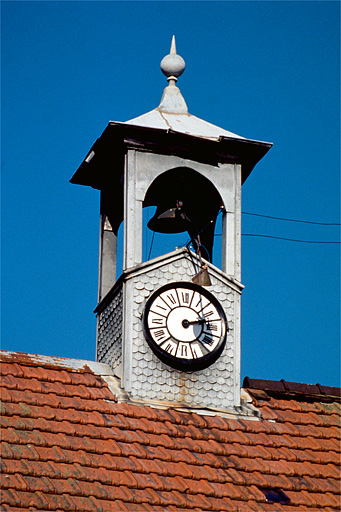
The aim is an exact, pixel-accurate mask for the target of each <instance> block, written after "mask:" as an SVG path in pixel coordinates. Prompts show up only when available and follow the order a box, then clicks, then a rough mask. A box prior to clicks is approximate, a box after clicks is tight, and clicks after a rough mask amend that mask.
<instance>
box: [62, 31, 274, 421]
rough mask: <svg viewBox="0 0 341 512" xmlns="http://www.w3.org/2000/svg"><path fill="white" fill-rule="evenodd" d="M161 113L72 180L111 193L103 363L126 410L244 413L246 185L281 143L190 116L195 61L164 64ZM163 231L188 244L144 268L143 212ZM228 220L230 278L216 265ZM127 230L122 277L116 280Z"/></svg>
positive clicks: (136, 123) (103, 236)
mask: <svg viewBox="0 0 341 512" xmlns="http://www.w3.org/2000/svg"><path fill="white" fill-rule="evenodd" d="M161 70H162V72H163V73H164V75H166V77H167V80H168V86H167V87H166V88H165V89H164V92H163V95H162V99H161V102H160V105H159V106H158V107H157V108H155V109H154V110H152V111H150V112H148V113H146V114H143V115H141V116H139V117H137V118H135V119H132V120H130V121H127V122H124V123H120V122H109V124H108V126H107V128H106V129H105V130H104V132H103V134H102V135H101V136H100V138H99V139H97V141H96V142H95V143H94V144H93V146H92V148H91V149H90V151H89V153H88V155H87V156H86V158H85V159H84V161H83V162H82V164H81V165H80V167H79V168H78V170H77V171H76V173H75V174H74V176H73V177H72V179H71V180H70V181H71V183H76V184H81V185H88V186H92V187H93V188H96V189H98V190H100V191H101V212H100V251H99V286H98V305H97V307H96V310H95V312H96V314H97V319H98V324H97V359H98V361H100V362H106V363H108V364H109V365H110V366H111V368H112V369H113V371H114V374H115V376H116V377H117V379H118V381H117V382H118V383H119V386H120V388H121V390H122V396H124V397H125V399H127V400H130V401H132V402H135V403H145V404H150V405H154V406H158V407H163V406H164V407H166V406H169V405H174V406H178V407H182V408H191V409H193V408H195V409H197V410H200V409H204V410H208V409H213V410H224V411H231V410H236V408H237V409H238V408H239V407H240V296H241V292H242V289H243V285H242V284H241V268H240V267H241V242H240V238H241V186H242V183H243V182H244V181H245V180H246V178H247V177H248V175H249V174H250V172H251V171H252V169H253V167H254V166H255V165H256V163H257V162H258V161H259V160H260V159H261V158H262V157H263V156H264V155H265V154H266V152H267V151H268V150H269V149H270V147H271V144H270V143H265V142H259V141H255V140H249V139H245V138H243V137H240V136H238V135H236V134H234V133H231V132H229V131H227V130H224V129H222V128H219V127H217V126H215V125H213V124H210V123H208V122H206V121H204V120H202V119H199V118H198V117H195V116H193V115H192V114H189V113H188V109H187V105H186V102H185V100H184V98H183V96H182V94H181V92H180V90H179V88H178V87H177V85H176V83H177V79H178V77H179V76H181V74H182V73H183V72H184V70H185V62H184V60H183V59H182V57H180V56H179V55H178V54H177V52H176V47H175V38H174V36H173V40H172V44H171V50H170V53H169V54H168V55H167V56H166V57H164V59H163V60H162V61H161ZM147 206H156V212H155V215H154V217H152V218H151V219H150V220H149V223H148V227H149V229H151V230H152V231H154V232H161V233H166V234H167V233H179V232H188V236H189V239H190V241H191V244H192V247H193V250H192V249H189V248H188V245H189V244H188V245H187V246H185V247H183V248H181V249H176V250H174V251H172V252H170V253H167V254H163V255H161V256H159V257H157V258H153V259H151V260H149V261H145V262H142V231H143V230H142V211H143V208H144V207H147ZM220 212H222V237H221V243H222V268H218V267H217V266H215V265H213V263H212V251H213V245H214V244H213V241H214V229H215V223H216V219H217V216H218V214H219V213H220ZM122 222H123V226H124V240H123V264H122V268H123V272H122V274H121V276H119V277H118V279H117V280H116V262H117V232H118V228H119V226H120V225H121V223H122Z"/></svg>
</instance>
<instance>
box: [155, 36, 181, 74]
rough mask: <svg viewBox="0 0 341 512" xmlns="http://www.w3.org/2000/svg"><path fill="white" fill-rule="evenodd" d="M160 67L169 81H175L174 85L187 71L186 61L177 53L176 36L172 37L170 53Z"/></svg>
mask: <svg viewBox="0 0 341 512" xmlns="http://www.w3.org/2000/svg"><path fill="white" fill-rule="evenodd" d="M160 67H161V71H162V73H163V74H164V75H166V77H167V80H168V81H169V82H170V81H171V80H174V83H175V82H176V81H177V77H178V76H180V75H182V73H183V72H184V71H185V67H186V64H185V61H184V59H183V58H182V57H180V55H178V54H177V53H176V45H175V36H173V37H172V44H171V48H170V52H169V54H168V55H166V57H164V58H163V59H162V61H161V64H160Z"/></svg>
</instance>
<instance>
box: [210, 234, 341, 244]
mask: <svg viewBox="0 0 341 512" xmlns="http://www.w3.org/2000/svg"><path fill="white" fill-rule="evenodd" d="M217 236H221V235H217ZM242 236H257V237H261V238H275V239H276V240H287V241H289V242H301V243H305V244H341V242H322V241H318V240H299V239H296V238H284V237H282V236H271V235H257V234H253V233H242Z"/></svg>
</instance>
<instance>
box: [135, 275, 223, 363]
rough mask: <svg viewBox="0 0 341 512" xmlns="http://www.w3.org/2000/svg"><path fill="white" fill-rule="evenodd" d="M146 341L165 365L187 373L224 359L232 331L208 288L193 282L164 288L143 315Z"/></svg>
mask: <svg viewBox="0 0 341 512" xmlns="http://www.w3.org/2000/svg"><path fill="white" fill-rule="evenodd" d="M143 330H144V335H145V338H146V340H147V342H148V344H149V346H150V347H151V349H152V350H153V352H154V353H155V354H156V355H157V356H158V357H159V358H160V359H161V361H163V362H164V363H166V364H168V365H169V366H172V367H173V368H176V369H178V370H184V371H194V370H201V369H203V368H206V367H207V366H209V365H210V364H212V363H213V362H214V361H216V359H217V358H218V357H219V356H220V354H221V352H222V350H223V348H224V346H225V340H226V331H227V330H228V327H227V322H226V317H225V314H224V311H223V309H222V307H221V305H220V303H219V302H218V300H217V299H216V298H215V297H214V296H213V295H212V294H211V293H210V292H208V291H207V290H206V289H204V288H202V287H200V286H197V285H195V284H193V283H187V282H177V283H169V284H167V285H165V286H162V288H160V289H159V290H157V291H156V292H154V293H153V294H152V296H151V297H150V298H149V300H148V302H147V304H146V307H145V310H144V314H143Z"/></svg>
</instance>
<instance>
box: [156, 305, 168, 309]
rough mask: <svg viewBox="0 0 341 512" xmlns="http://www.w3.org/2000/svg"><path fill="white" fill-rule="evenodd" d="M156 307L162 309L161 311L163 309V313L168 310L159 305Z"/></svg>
mask: <svg viewBox="0 0 341 512" xmlns="http://www.w3.org/2000/svg"><path fill="white" fill-rule="evenodd" d="M155 307H157V308H160V309H162V310H163V311H167V309H166V308H164V307H163V306H159V304H156V306H155Z"/></svg>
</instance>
